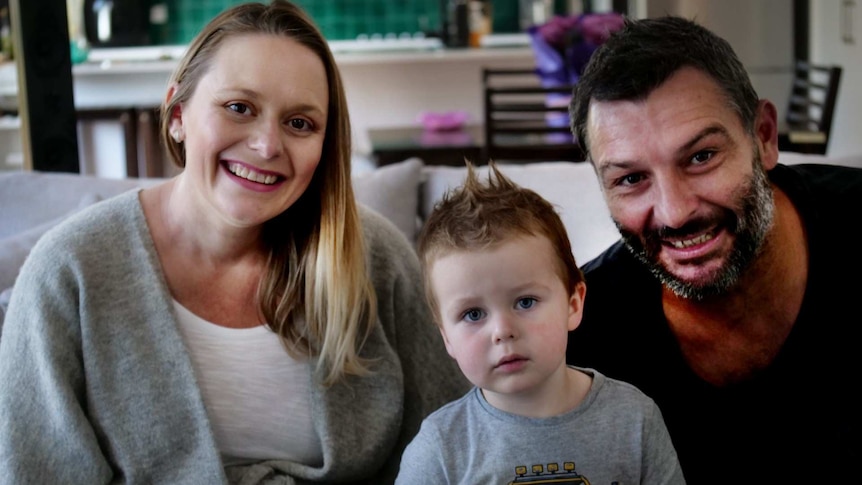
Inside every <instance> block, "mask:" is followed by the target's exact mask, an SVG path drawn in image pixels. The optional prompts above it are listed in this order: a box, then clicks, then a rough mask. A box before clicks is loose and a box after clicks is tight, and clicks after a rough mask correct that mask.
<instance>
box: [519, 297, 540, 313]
mask: <svg viewBox="0 0 862 485" xmlns="http://www.w3.org/2000/svg"><path fill="white" fill-rule="evenodd" d="M535 304H536V299H535V298H533V297H531V296H530V297H525V298H520V299H518V303H517V306H518V308H520V309H522V310H529V309H530V308H533V306H534V305H535Z"/></svg>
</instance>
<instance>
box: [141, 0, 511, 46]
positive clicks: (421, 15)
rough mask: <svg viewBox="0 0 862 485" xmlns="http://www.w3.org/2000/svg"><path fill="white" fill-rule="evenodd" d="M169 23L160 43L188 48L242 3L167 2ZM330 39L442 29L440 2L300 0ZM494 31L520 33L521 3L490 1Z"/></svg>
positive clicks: (229, 0)
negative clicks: (206, 28) (220, 15)
mask: <svg viewBox="0 0 862 485" xmlns="http://www.w3.org/2000/svg"><path fill="white" fill-rule="evenodd" d="M166 1H167V4H168V23H167V25H166V26H165V27H164V28H163V29H160V31H159V35H158V36H156V37H160V38H159V39H158V40H157V42H158V43H160V44H187V43H188V42H190V41H191V39H192V38H193V37H194V36H195V35H196V34H197V33H198V31H199V30H200V29H201V28H202V27H203V26H204V24H205V23H206V22H207V21H209V20H210V19H211V18H213V17H214V16H215V15H217V14H218V13H220V12H221V11H222V10H224V9H225V8H228V7H230V6H232V5H235V4H239V3H244V2H243V0H166ZM296 3H297V4H298V5H299V6H301V7H302V8H303V9H305V11H306V12H308V14H309V15H310V16H311V18H312V19H314V21H315V22H316V23H317V25H318V26H319V27H320V29H321V31H322V32H323V34H324V35H325V36H326V38H327V39H330V40H344V39H355V38H356V36H357V35H360V34H365V35H369V36H370V35H372V34H381V35H385V34H387V33H390V32H391V33H395V34H401V33H402V32H409V33H411V34H414V33H416V32H425V33H433V32H438V31H439V29H440V3H439V0H297V1H296ZM492 12H493V16H494V21H493V28H494V31H495V32H500V33H507V32H517V31H518V29H519V27H518V0H492Z"/></svg>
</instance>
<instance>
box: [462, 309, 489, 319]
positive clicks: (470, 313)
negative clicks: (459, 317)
mask: <svg viewBox="0 0 862 485" xmlns="http://www.w3.org/2000/svg"><path fill="white" fill-rule="evenodd" d="M484 315H485V312H483V311H482V310H479V309H478V308H471V309H469V310H467V311H466V312H464V316H463V319H464V320H467V321H468V322H477V321H479V320H481V319H482V317H483V316H484Z"/></svg>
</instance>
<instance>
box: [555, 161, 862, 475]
mask: <svg viewBox="0 0 862 485" xmlns="http://www.w3.org/2000/svg"><path fill="white" fill-rule="evenodd" d="M769 176H770V179H771V180H772V181H773V182H774V183H775V184H776V185H778V186H779V187H780V188H781V189H782V190H784V191H785V192H786V193H787V195H788V197H790V200H791V201H792V202H793V204H794V205H795V206H796V207H797V209H798V210H799V212H800V214H801V217H802V221H803V225H804V227H805V231H806V233H807V237H808V247H809V272H808V284H807V287H806V291H805V297H804V301H803V304H802V308H801V310H800V314H799V316H798V318H797V320H796V323H795V324H794V326H793V329H792V331H791V333H790V335H789V337H788V339H787V340H786V342H785V343H784V345H783V347H782V349H781V350H780V352H779V354H778V356H777V357H776V358H775V359H774V360H773V362H772V363H771V364H770V365H769V367H767V368H766V369H765V370H763V371H761V372H760V373H758V374H757V375H755V376H753V377H752V378H750V379H749V380H747V381H745V382H742V383H739V384H735V385H731V386H727V387H721V388H719V387H715V386H713V385H710V384H709V383H707V382H705V381H703V380H702V379H700V378H699V377H698V376H697V375H696V374H694V373H693V372H692V371H691V369H690V368H689V367H688V365H687V363H686V362H685V360H684V358H683V356H682V353H681V351H680V349H679V346H678V345H677V342H676V340H675V338H674V336H673V334H672V333H671V331H670V329H669V328H668V325H667V321H666V319H665V316H664V313H663V309H662V296H661V285H660V283H659V282H658V280H657V279H656V278H655V277H654V276H652V275H651V274H650V273H649V272H648V271H647V270H646V269H645V267H644V266H643V265H641V263H640V262H638V261H637V260H636V259H635V258H634V257H633V256H632V255H631V254H630V253H629V251H628V250H627V249H626V248H625V247H624V246H623V245H622V243H620V242H618V243H616V244H614V245H613V246H611V247H610V248H609V249H608V250H607V251H605V252H604V253H603V254H601V255H600V256H598V257H597V258H596V259H594V260H592V261H590V262H588V263H587V264H585V265H584V267H583V269H584V272H585V274H586V281H587V294H586V300H585V306H584V318H583V321H582V323H581V325H580V326H579V327H578V328H577V329H576V330H574V331H573V332H570V334H569V344H568V345H569V346H568V352H567V362H568V363H569V364H573V365H579V366H588V367H594V368H596V369H597V370H599V371H600V372H602V373H604V374H606V375H607V376H609V377H614V378H617V379H620V380H624V381H628V382H630V383H632V384H634V385H636V386H637V387H639V388H640V389H641V390H642V391H643V392H645V393H646V394H647V395H649V396H651V397H652V398H653V399H655V400H656V402H657V403H658V405H659V408H660V409H661V411H662V414H663V416H664V418H665V422H666V423H667V426H668V429H669V431H670V433H671V437H672V439H673V442H674V445H675V447H676V449H677V453H678V454H679V458H680V462H681V464H682V467H683V472H684V473H685V476H686V480H687V482H688V483H690V484H696V485H698V484H711V483H716V484H717V483H722V484H726V483H763V484H767V483H769V484H772V483H784V482H783V480H787V482H786V483H803V482H805V483H839V482H840V483H851V482H855V481H857V480H859V476H860V475H862V462H860V459H862V445H860V443H862V427H860V421H862V418H860V413H862V400H860V398H859V397H858V395H859V390H858V389H857V388H856V387H857V385H858V383H859V382H860V377H859V370H860V367H862V366H860V362H862V339H860V326H862V316H860V309H859V307H857V306H856V299H857V298H858V299H859V301H860V302H862V257H860V245H859V237H858V234H859V232H860V231H859V227H858V226H859V225H860V224H859V223H860V220H862V170H858V169H853V168H847V167H833V166H826V165H793V166H784V165H778V166H777V167H775V168H774V169H773V170H771V171H770V172H769Z"/></svg>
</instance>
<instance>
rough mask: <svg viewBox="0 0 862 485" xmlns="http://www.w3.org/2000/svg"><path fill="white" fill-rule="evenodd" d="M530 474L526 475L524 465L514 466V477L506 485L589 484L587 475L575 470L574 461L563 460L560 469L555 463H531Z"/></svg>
mask: <svg viewBox="0 0 862 485" xmlns="http://www.w3.org/2000/svg"><path fill="white" fill-rule="evenodd" d="M530 471H531V474H530V475H527V467H526V466H523V465H521V466H516V467H515V475H516V477H515V479H514V480H512V481H511V482H509V483H508V485H516V484H517V485H533V484H536V485H539V484H542V485H544V484H547V483H566V484H581V485H590V481H589V480H587V477H585V476H583V475H581V474H580V473H578V472H576V471H575V462H573V461H567V462H563V470H562V471H560V465H558V464H557V463H548V464H547V465H533V466H531V467H530Z"/></svg>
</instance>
